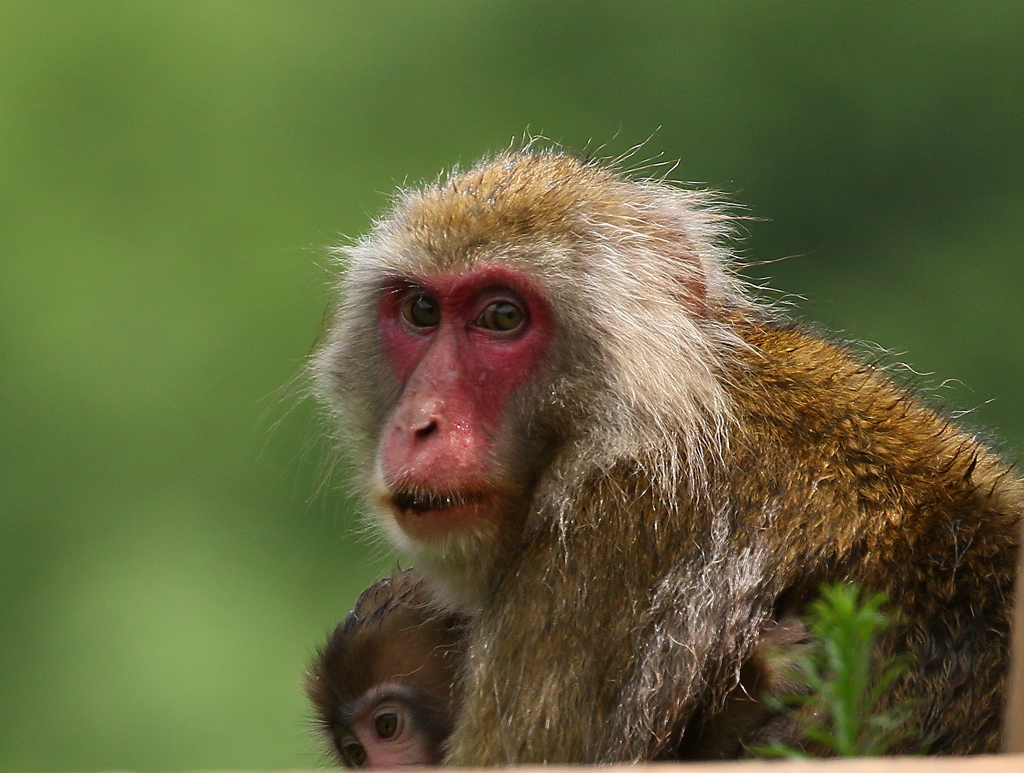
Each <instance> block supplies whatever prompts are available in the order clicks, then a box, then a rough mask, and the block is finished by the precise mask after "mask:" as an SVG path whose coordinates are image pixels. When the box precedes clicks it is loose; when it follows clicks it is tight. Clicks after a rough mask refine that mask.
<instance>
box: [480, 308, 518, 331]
mask: <svg viewBox="0 0 1024 773" xmlns="http://www.w3.org/2000/svg"><path fill="white" fill-rule="evenodd" d="M525 319H526V314H524V313H523V310H522V309H521V308H519V307H518V306H516V304H514V303H512V302H510V301H495V302H494V303H489V304H487V307H486V308H485V309H484V310H483V311H482V312H480V316H479V317H477V318H476V324H477V325H478V326H479V327H482V328H486V329H487V330H496V331H498V332H499V333H506V332H508V331H509V330H515V329H516V328H517V327H519V326H520V325H521V324H523V321H524V320H525Z"/></svg>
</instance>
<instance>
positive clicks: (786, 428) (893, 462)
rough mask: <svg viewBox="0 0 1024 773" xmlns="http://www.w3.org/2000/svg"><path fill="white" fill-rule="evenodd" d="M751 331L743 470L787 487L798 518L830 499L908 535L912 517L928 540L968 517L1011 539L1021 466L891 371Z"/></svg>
mask: <svg viewBox="0 0 1024 773" xmlns="http://www.w3.org/2000/svg"><path fill="white" fill-rule="evenodd" d="M743 332H744V338H745V340H746V341H747V343H748V344H749V347H750V348H749V351H748V352H746V353H744V354H743V355H742V358H743V362H742V365H741V367H740V368H738V369H737V373H736V374H735V379H733V380H732V394H733V398H734V400H735V402H736V406H737V411H738V414H739V415H738V421H737V426H738V428H739V429H738V430H737V435H736V440H737V441H738V442H737V443H735V445H734V453H736V454H737V458H736V459H735V460H734V461H735V463H736V464H737V465H749V466H750V469H755V470H757V473H756V474H758V475H760V476H761V477H762V478H763V481H762V483H763V484H764V485H769V484H770V482H771V481H774V482H775V483H776V484H778V483H780V482H781V483H782V484H783V485H782V488H783V489H784V490H786V491H788V492H790V494H791V498H792V499H793V500H794V502H793V503H794V507H797V508H799V507H801V506H802V507H804V509H813V508H808V504H809V503H813V501H814V498H815V497H820V496H822V495H828V496H831V497H834V498H835V501H831V502H829V503H828V508H826V509H829V508H831V509H832V512H857V513H859V514H861V516H867V518H868V520H873V519H877V521H876V522H877V523H881V522H890V523H893V524H895V523H902V524H903V526H904V527H906V526H909V523H908V522H907V521H905V519H904V517H903V516H904V515H905V514H908V513H911V512H913V513H916V514H917V515H918V517H917V518H916V524H917V527H918V528H920V529H922V530H924V529H927V528H930V526H931V525H932V524H934V523H935V522H937V520H941V519H942V518H945V517H947V516H952V517H954V518H957V517H960V516H964V517H966V518H967V519H968V520H977V519H980V520H982V521H984V522H987V523H989V524H990V525H998V527H999V530H1000V531H1005V530H1007V529H1009V528H1010V527H1012V524H1013V523H1014V522H1015V521H1016V520H1017V519H1019V518H1020V517H1021V514H1022V513H1024V487H1022V485H1021V482H1020V480H1019V478H1018V476H1017V475H1016V474H1015V472H1014V471H1013V470H1012V469H1011V467H1010V466H1009V465H1007V464H1006V463H1005V462H1004V461H1003V460H1002V459H1000V458H999V456H998V455H997V454H995V453H994V452H993V451H991V450H990V449H989V448H987V447H986V446H985V445H984V444H983V443H982V442H981V441H980V440H979V439H978V438H976V437H975V436H974V435H972V434H971V433H969V432H967V431H966V430H965V429H964V428H962V427H960V426H959V425H958V424H957V423H956V422H954V421H953V420H951V419H950V418H949V417H947V416H944V415H943V414H942V413H940V412H939V411H937V410H936V409H935V408H933V407H932V406H931V405H929V404H928V402H927V401H926V400H924V399H923V398H922V397H921V395H920V394H919V393H918V392H917V391H916V390H914V389H913V388H911V387H910V386H908V385H906V384H902V383H899V382H897V381H895V380H894V379H893V378H892V377H891V376H890V375H889V374H888V373H887V372H886V371H885V369H884V368H882V367H879V366H876V365H873V364H871V363H868V362H866V361H865V360H864V359H862V358H861V357H859V356H857V355H856V354H855V353H854V352H853V351H852V350H851V348H850V347H849V346H846V345H844V344H842V343H837V342H834V341H831V340H829V339H827V338H825V337H824V336H821V335H819V334H816V333H813V332H811V331H810V330H809V329H808V328H806V327H805V326H802V325H800V324H793V323H788V324H778V323H774V322H757V323H751V324H750V325H748V326H747V327H746V328H745V329H744V331H743ZM754 454H756V455H757V457H756V459H757V465H753V464H752V462H754V456H753V455H754ZM803 497H807V501H806V502H805V501H803V500H802V498H803ZM839 500H844V501H839Z"/></svg>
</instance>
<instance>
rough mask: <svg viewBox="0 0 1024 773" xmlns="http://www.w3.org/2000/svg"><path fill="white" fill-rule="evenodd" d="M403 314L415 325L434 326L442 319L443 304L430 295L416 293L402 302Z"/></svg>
mask: <svg viewBox="0 0 1024 773" xmlns="http://www.w3.org/2000/svg"><path fill="white" fill-rule="evenodd" d="M402 316H404V317H405V319H406V321H407V322H408V323H409V324H410V325H413V326H414V327H433V326H434V325H436V324H437V323H438V322H440V321H441V306H440V304H438V302H437V301H436V300H435V299H433V298H431V297H430V296H429V295H424V294H420V295H414V296H412V297H411V298H409V299H407V300H406V301H405V303H403V304H402Z"/></svg>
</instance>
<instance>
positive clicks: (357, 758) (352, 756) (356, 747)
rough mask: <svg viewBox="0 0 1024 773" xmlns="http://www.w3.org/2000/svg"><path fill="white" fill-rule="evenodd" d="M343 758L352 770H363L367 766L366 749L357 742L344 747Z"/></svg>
mask: <svg viewBox="0 0 1024 773" xmlns="http://www.w3.org/2000/svg"><path fill="white" fill-rule="evenodd" d="M341 756H342V758H343V759H344V762H345V764H346V765H348V766H349V767H350V768H361V767H363V766H364V765H365V764H366V749H364V748H363V745H362V744H360V743H358V742H357V741H349V742H348V743H346V744H345V745H344V746H342V747H341Z"/></svg>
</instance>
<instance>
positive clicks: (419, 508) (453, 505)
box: [391, 491, 483, 515]
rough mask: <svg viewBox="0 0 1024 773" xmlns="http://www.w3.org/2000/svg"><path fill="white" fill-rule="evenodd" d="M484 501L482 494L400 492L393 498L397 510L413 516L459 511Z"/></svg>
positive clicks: (392, 502) (392, 501)
mask: <svg viewBox="0 0 1024 773" xmlns="http://www.w3.org/2000/svg"><path fill="white" fill-rule="evenodd" d="M481 501H483V496H482V495H480V494H467V493H458V494H438V493H425V492H420V491H415V492H414V491H399V492H398V493H397V494H394V495H393V496H392V497H391V504H392V505H393V506H394V507H395V509H397V510H400V511H401V512H404V513H409V514H412V515H422V514H425V513H443V512H445V511H448V510H457V509H460V508H463V507H467V506H470V505H475V504H478V503H480V502H481Z"/></svg>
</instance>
